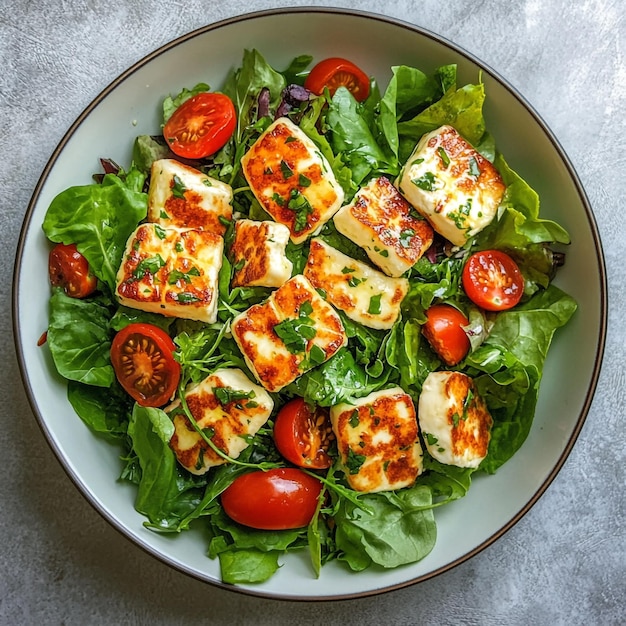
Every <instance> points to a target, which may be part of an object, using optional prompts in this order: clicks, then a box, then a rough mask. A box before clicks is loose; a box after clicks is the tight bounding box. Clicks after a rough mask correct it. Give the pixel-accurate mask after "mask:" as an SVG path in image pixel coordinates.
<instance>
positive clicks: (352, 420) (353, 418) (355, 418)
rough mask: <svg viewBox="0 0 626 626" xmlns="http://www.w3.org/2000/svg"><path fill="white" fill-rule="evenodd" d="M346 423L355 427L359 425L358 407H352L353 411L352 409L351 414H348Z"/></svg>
mask: <svg viewBox="0 0 626 626" xmlns="http://www.w3.org/2000/svg"><path fill="white" fill-rule="evenodd" d="M348 423H349V424H350V426H352V428H356V427H357V426H358V425H359V423H360V421H359V409H354V411H352V415H350V420H349V422H348Z"/></svg>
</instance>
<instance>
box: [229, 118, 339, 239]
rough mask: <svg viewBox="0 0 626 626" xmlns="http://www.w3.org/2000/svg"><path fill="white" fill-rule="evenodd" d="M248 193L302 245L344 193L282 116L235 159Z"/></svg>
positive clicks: (313, 150) (318, 156) (313, 147)
mask: <svg viewBox="0 0 626 626" xmlns="http://www.w3.org/2000/svg"><path fill="white" fill-rule="evenodd" d="M241 166H242V170H243V173H244V176H245V177H246V180H247V181H248V184H249V185H250V189H251V190H252V193H253V194H254V195H255V197H256V199H257V200H258V201H259V204H260V205H261V206H262V207H263V208H264V209H265V210H266V211H267V212H268V213H269V214H270V215H271V216H272V217H273V218H274V220H275V221H277V222H279V223H281V224H284V225H285V226H287V227H288V228H289V231H290V233H291V240H292V241H293V242H294V243H302V242H303V241H305V240H306V239H307V238H308V237H309V236H310V235H311V234H313V233H314V232H316V231H318V230H319V229H321V227H322V226H323V225H324V224H325V223H326V222H327V221H328V220H329V219H330V218H331V217H332V216H333V215H334V214H335V212H336V211H337V210H338V209H339V207H340V206H341V204H342V202H343V198H344V192H343V189H342V188H341V185H340V184H339V183H338V182H337V180H336V179H335V176H334V174H333V171H332V169H331V167H330V165H329V164H328V162H327V161H326V159H325V158H324V156H323V155H322V153H321V152H320V151H319V149H318V147H317V146H316V145H315V144H314V143H313V141H311V139H309V137H308V136H307V135H306V134H305V133H304V132H303V131H302V130H300V128H299V127H298V126H296V125H295V124H294V123H293V122H292V121H291V120H289V119H288V118H286V117H281V118H279V119H277V120H276V121H275V122H273V123H272V124H271V125H270V126H269V127H268V128H267V130H265V131H264V132H263V134H262V135H261V136H260V137H259V138H258V139H257V141H256V142H255V143H254V144H253V145H252V147H251V148H250V150H248V152H247V153H246V154H245V155H244V156H243V158H242V159H241Z"/></svg>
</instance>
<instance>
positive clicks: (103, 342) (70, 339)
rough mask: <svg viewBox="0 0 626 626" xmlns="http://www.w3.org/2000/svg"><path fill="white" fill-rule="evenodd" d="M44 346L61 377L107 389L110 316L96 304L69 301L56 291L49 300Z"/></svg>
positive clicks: (110, 371) (110, 376) (109, 381)
mask: <svg viewBox="0 0 626 626" xmlns="http://www.w3.org/2000/svg"><path fill="white" fill-rule="evenodd" d="M49 305H50V315H49V322H48V340H47V342H46V343H47V345H48V348H49V349H50V354H51V355H52V359H53V361H54V364H55V366H56V368H57V371H58V372H59V374H61V376H63V377H64V378H67V379H68V380H76V381H78V382H81V383H85V384H87V385H96V386H98V387H110V386H111V384H112V383H113V381H114V380H115V373H114V371H113V366H112V365H111V360H110V358H109V350H110V347H111V336H112V332H111V329H110V320H111V312H110V310H109V308H108V307H107V306H106V305H104V304H101V303H100V302H98V301H97V300H79V299H77V298H70V297H69V296H66V295H65V293H63V291H62V290H61V289H59V288H57V289H54V290H53V292H52V296H51V298H50V303H49Z"/></svg>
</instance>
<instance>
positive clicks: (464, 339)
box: [422, 304, 470, 365]
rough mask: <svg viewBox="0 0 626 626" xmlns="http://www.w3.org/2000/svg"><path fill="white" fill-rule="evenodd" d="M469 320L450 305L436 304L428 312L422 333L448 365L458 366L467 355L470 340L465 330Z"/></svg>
mask: <svg viewBox="0 0 626 626" xmlns="http://www.w3.org/2000/svg"><path fill="white" fill-rule="evenodd" d="M467 325H469V320H468V319H467V317H465V315H463V313H461V311H459V310H458V309H456V308H454V307H453V306H450V305H449V304H435V305H433V306H431V307H430V308H429V309H428V311H426V323H425V324H424V326H422V333H423V334H424V337H426V339H427V340H428V343H430V345H431V346H432V348H433V350H434V351H435V352H436V353H437V354H438V355H439V357H440V358H441V360H442V361H443V362H444V363H445V364H446V365H456V364H457V363H460V362H461V361H462V360H463V359H464V358H465V357H466V355H467V353H468V352H469V349H470V340H469V337H468V336H467V333H466V332H465V330H464V329H463V327H464V326H467Z"/></svg>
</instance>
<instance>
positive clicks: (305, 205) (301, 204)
mask: <svg viewBox="0 0 626 626" xmlns="http://www.w3.org/2000/svg"><path fill="white" fill-rule="evenodd" d="M287 208H288V209H290V210H291V211H293V212H294V213H295V216H296V217H295V221H294V224H293V228H294V230H295V231H296V232H298V231H300V230H302V229H304V228H306V225H307V222H308V218H309V215H310V214H311V213H313V207H312V206H311V205H310V203H309V201H308V200H307V199H306V197H305V196H303V195H302V194H301V193H300V191H298V190H297V189H292V190H291V195H290V198H289V202H288V203H287Z"/></svg>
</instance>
